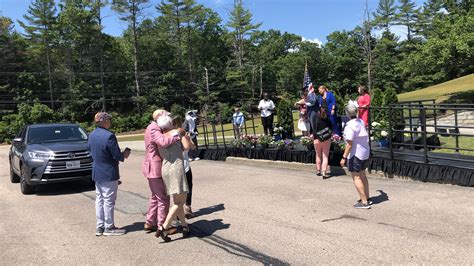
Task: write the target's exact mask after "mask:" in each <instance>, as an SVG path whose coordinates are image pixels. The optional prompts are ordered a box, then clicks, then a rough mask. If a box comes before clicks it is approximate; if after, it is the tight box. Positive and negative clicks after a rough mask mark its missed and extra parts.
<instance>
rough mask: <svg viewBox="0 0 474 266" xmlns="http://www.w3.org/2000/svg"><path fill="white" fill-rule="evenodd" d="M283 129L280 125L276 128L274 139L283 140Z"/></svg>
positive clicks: (274, 129)
mask: <svg viewBox="0 0 474 266" xmlns="http://www.w3.org/2000/svg"><path fill="white" fill-rule="evenodd" d="M283 133H284V131H283V127H282V126H280V125H279V124H276V125H275V127H274V128H273V138H274V139H275V140H282V139H283Z"/></svg>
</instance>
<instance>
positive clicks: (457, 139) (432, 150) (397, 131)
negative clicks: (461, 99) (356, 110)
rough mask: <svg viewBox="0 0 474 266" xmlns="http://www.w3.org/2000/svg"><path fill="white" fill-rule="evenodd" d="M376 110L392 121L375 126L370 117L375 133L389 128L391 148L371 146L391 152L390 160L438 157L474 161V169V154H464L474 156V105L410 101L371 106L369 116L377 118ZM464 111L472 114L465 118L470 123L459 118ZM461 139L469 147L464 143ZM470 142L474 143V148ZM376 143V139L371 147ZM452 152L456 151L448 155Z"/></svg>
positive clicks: (467, 114)
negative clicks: (473, 114) (375, 115)
mask: <svg viewBox="0 0 474 266" xmlns="http://www.w3.org/2000/svg"><path fill="white" fill-rule="evenodd" d="M375 112H377V113H379V114H380V113H384V114H385V118H386V120H387V121H386V122H388V126H387V128H374V127H373V126H372V121H370V120H369V127H368V129H369V134H370V135H371V136H373V135H375V134H374V133H375V132H377V131H381V130H386V131H388V136H387V139H388V147H386V148H388V149H383V148H381V149H377V148H376V147H371V148H375V150H376V151H377V152H382V153H389V155H390V159H394V158H395V156H397V155H405V156H410V157H417V158H419V160H421V161H422V162H423V163H432V162H433V161H435V160H437V159H442V160H447V161H452V162H461V163H473V164H472V166H471V167H472V168H474V161H473V158H474V157H472V158H469V157H468V156H463V155H470V156H472V155H474V119H473V118H474V117H473V116H472V115H471V112H472V113H474V104H434V103H431V104H424V103H422V102H410V103H399V104H392V105H389V106H388V107H370V115H369V119H370V118H373V117H374V115H373V114H374V113H375ZM463 113H464V115H465V116H467V117H468V118H467V119H465V120H467V121H468V122H469V123H464V122H462V121H460V120H459V115H460V114H463ZM471 121H472V123H471ZM375 122H380V121H375ZM461 140H462V142H463V143H464V144H466V145H467V146H466V145H462V143H461ZM443 142H446V143H443ZM447 142H453V143H452V144H450V143H447ZM469 143H472V144H473V145H472V147H471V146H469V145H468V144H469ZM372 144H373V142H371V146H373V145H372ZM406 150H408V151H409V152H407V151H406ZM414 150H418V151H421V152H414ZM440 150H441V152H440ZM449 153H453V154H452V155H450V156H446V154H449ZM397 159H399V158H397Z"/></svg>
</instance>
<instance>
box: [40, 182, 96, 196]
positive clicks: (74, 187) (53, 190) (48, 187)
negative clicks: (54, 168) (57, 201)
mask: <svg viewBox="0 0 474 266" xmlns="http://www.w3.org/2000/svg"><path fill="white" fill-rule="evenodd" d="M93 190H95V185H93V184H92V183H91V182H89V181H74V182H67V183H57V184H45V185H39V186H36V192H35V194H36V196H60V195H68V194H78V193H83V192H88V191H93Z"/></svg>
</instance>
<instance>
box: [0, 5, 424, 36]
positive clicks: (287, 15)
mask: <svg viewBox="0 0 474 266" xmlns="http://www.w3.org/2000/svg"><path fill="white" fill-rule="evenodd" d="M150 2H151V7H150V8H148V10H147V11H146V15H147V16H148V17H156V16H157V12H156V9H155V8H154V6H155V5H156V4H157V3H158V2H160V0H151V1H150ZM197 2H198V3H201V4H203V5H204V6H206V7H209V8H212V9H213V10H214V11H216V12H218V13H219V14H220V16H221V18H222V19H223V21H224V22H227V20H228V14H229V12H230V10H231V9H232V6H233V3H234V0H197ZM423 2H424V0H415V3H416V4H417V5H421V4H422V3H423ZM243 3H244V5H245V6H246V7H247V8H249V9H250V11H251V12H252V14H253V17H254V21H255V22H262V23H263V25H262V27H261V29H263V30H268V29H278V30H280V31H282V32H285V31H287V32H291V33H295V34H298V35H300V36H302V37H304V38H306V39H309V40H315V41H321V42H323V43H324V42H325V41H326V36H328V35H329V34H330V33H331V32H333V31H336V30H351V29H353V28H354V27H355V26H356V25H358V24H361V22H362V19H363V12H364V0H243ZM377 3H378V0H369V9H370V10H371V11H375V9H376V7H377ZM29 4H30V0H0V14H1V15H3V16H7V17H10V18H12V19H14V20H15V21H16V20H17V19H22V15H23V14H25V13H26V11H27V9H28V5H29ZM104 15H106V18H105V20H104V25H105V29H104V31H105V32H106V33H108V34H111V35H114V36H118V35H120V34H121V33H122V31H123V29H124V28H125V27H126V25H125V24H124V23H123V22H121V21H119V20H118V18H117V15H116V14H115V13H114V12H113V11H111V10H110V9H106V10H105V11H104ZM16 29H18V30H20V31H21V28H20V26H19V25H18V24H17V25H16ZM392 31H394V32H395V33H397V34H399V35H402V36H403V32H404V31H403V29H402V28H400V27H398V28H397V27H396V28H393V29H392Z"/></svg>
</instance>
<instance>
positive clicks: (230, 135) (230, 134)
mask: <svg viewBox="0 0 474 266" xmlns="http://www.w3.org/2000/svg"><path fill="white" fill-rule="evenodd" d="M298 117H299V113H298V112H293V121H294V128H295V130H296V132H295V133H296V134H298V133H300V132H299V131H298ZM273 122H274V123H278V117H277V116H275V117H274V119H273ZM245 125H246V127H247V132H245V130H242V132H243V133H242V134H246V135H253V134H256V135H263V126H262V119H261V118H260V116H258V117H255V118H254V119H253V124H252V119H247V120H245ZM254 125H255V133H254V130H253V127H254ZM205 128H206V131H207V132H208V137H209V141H210V142H211V143H213V141H214V140H213V135H212V132H213V126H212V125H211V124H207V125H206V127H205ZM215 130H216V131H217V133H216V138H217V142H218V143H223V137H222V133H221V131H222V130H224V135H225V139H226V143H230V142H231V141H232V140H233V139H234V128H233V126H232V123H225V124H223V125H222V126H221V125H220V124H217V125H215ZM203 131H204V128H203V126H202V124H200V125H199V126H198V132H199V133H200V135H199V137H198V140H200V143H203V142H204V135H203ZM117 139H118V140H119V141H143V140H144V134H133V135H119V136H117Z"/></svg>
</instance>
